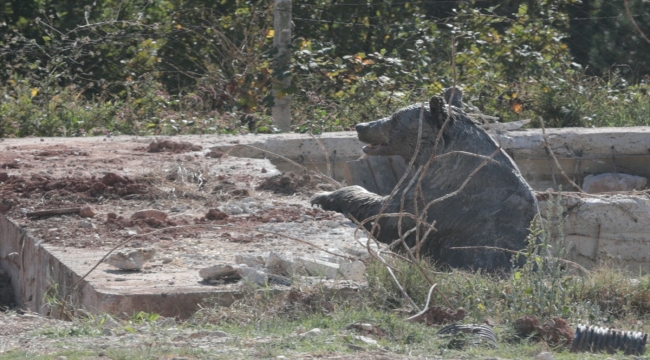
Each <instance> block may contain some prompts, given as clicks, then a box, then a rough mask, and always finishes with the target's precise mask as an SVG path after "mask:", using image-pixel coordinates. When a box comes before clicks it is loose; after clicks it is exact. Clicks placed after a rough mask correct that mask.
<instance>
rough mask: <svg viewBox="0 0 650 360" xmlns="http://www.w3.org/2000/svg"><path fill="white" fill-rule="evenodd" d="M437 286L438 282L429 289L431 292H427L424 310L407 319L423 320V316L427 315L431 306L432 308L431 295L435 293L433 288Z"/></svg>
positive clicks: (412, 320) (411, 320)
mask: <svg viewBox="0 0 650 360" xmlns="http://www.w3.org/2000/svg"><path fill="white" fill-rule="evenodd" d="M436 286H438V284H433V285H431V288H430V289H429V293H428V294H427V302H426V304H425V305H424V310H422V311H420V312H418V313H417V314H415V315H413V316H411V317H410V318H408V319H406V321H410V322H419V321H421V320H422V318H423V317H425V316H426V315H427V312H429V308H430V306H429V305H430V304H431V295H433V290H434V289H435V288H436Z"/></svg>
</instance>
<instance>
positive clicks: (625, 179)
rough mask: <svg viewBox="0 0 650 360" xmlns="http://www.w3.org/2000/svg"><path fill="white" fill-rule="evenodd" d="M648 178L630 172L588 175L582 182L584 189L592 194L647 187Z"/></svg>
mask: <svg viewBox="0 0 650 360" xmlns="http://www.w3.org/2000/svg"><path fill="white" fill-rule="evenodd" d="M647 182H648V179H646V178H644V177H642V176H634V175H628V174H613V173H608V174H598V175H587V176H586V177H585V179H584V181H583V182H582V189H583V190H584V191H585V192H588V193H590V194H597V193H603V192H612V191H632V190H642V189H644V188H645V186H646V184H647Z"/></svg>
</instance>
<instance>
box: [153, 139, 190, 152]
mask: <svg viewBox="0 0 650 360" xmlns="http://www.w3.org/2000/svg"><path fill="white" fill-rule="evenodd" d="M202 149H203V147H202V146H200V145H194V144H192V143H189V142H186V141H179V142H176V141H171V140H162V141H153V142H151V143H150V144H149V150H148V151H149V152H163V151H168V152H173V153H183V152H188V151H199V150H202Z"/></svg>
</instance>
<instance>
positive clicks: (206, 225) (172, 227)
mask: <svg viewBox="0 0 650 360" xmlns="http://www.w3.org/2000/svg"><path fill="white" fill-rule="evenodd" d="M191 227H214V225H208V224H192V225H179V226H170V227H166V228H162V229H156V230H154V231H150V232H148V233H143V234H135V235H132V236H130V237H129V238H128V239H126V240H124V241H122V242H121V243H119V244H117V245H115V246H114V247H113V248H112V249H110V250H109V251H108V252H107V253H106V255H104V256H103V257H102V258H101V259H99V261H98V262H97V263H96V264H95V266H93V267H92V268H91V269H90V270H88V272H87V273H86V274H85V275H84V276H82V277H81V278H80V279H79V280H77V281H75V282H74V283H73V284H72V285H70V289H74V287H75V286H77V285H78V284H79V283H80V282H81V281H82V280H83V279H85V278H86V277H87V276H88V275H90V273H92V272H93V271H94V270H95V269H96V268H97V267H98V266H99V265H100V264H101V263H102V262H103V261H104V260H105V259H106V258H107V257H108V256H109V255H110V254H112V253H113V251H115V250H117V249H119V248H120V247H122V246H124V245H126V244H127V243H128V242H129V241H131V240H133V239H135V238H137V237H140V236H148V235H152V234H156V233H159V232H162V231H165V230H174V229H184V228H191Z"/></svg>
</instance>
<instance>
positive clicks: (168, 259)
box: [160, 256, 174, 264]
mask: <svg viewBox="0 0 650 360" xmlns="http://www.w3.org/2000/svg"><path fill="white" fill-rule="evenodd" d="M160 260H161V261H162V263H163V264H169V263H170V262H172V261H174V258H173V257H169V256H165V257H164V258H162V259H160Z"/></svg>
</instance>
